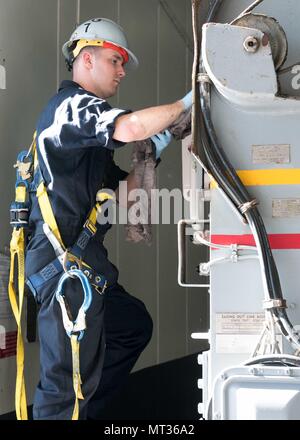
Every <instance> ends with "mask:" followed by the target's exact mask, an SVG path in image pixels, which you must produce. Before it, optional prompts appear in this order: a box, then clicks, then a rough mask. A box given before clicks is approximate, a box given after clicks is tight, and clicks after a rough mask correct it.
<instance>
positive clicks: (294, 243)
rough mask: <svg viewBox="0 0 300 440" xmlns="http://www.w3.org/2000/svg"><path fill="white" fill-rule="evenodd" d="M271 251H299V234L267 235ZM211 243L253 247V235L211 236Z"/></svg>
mask: <svg viewBox="0 0 300 440" xmlns="http://www.w3.org/2000/svg"><path fill="white" fill-rule="evenodd" d="M268 237H269V241H270V246H271V248H272V249H300V234H269V235H268ZM211 241H212V243H215V244H244V245H247V246H255V241H254V238H253V235H251V234H244V235H220V234H212V235H211Z"/></svg>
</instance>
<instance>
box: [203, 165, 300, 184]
mask: <svg viewBox="0 0 300 440" xmlns="http://www.w3.org/2000/svg"><path fill="white" fill-rule="evenodd" d="M237 174H238V176H239V177H240V179H241V181H242V182H243V184H244V185H245V186H268V185H300V168H285V169H273V170H238V171H237ZM217 186H218V185H217V183H216V182H215V181H214V180H213V181H212V183H211V188H217Z"/></svg>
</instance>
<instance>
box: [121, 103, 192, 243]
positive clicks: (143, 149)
mask: <svg viewBox="0 0 300 440" xmlns="http://www.w3.org/2000/svg"><path fill="white" fill-rule="evenodd" d="M168 130H169V131H170V133H171V134H172V136H173V137H174V138H175V139H176V140H182V139H184V138H185V137H186V136H188V135H189V134H190V133H191V110H188V111H185V112H183V113H182V114H181V115H180V116H179V118H178V119H177V120H176V121H175V122H174V123H173V124H172V125H170V127H168ZM132 166H133V169H134V177H135V180H136V183H137V188H142V189H143V190H144V191H145V194H146V195H147V201H146V200H144V199H143V200H139V201H138V207H134V206H133V207H132V208H131V209H133V208H135V211H138V212H136V214H137V215H138V217H139V218H140V219H141V220H142V221H141V222H140V223H138V224H132V223H130V209H129V219H128V224H127V225H125V230H126V240H127V241H133V242H134V243H138V242H140V241H144V242H145V243H146V244H148V245H150V244H151V242H152V225H151V190H152V189H156V151H155V145H154V143H153V142H152V141H151V139H150V138H149V139H145V140H143V141H137V142H134V146H133V153H132Z"/></svg>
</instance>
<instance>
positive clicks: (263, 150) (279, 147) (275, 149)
mask: <svg viewBox="0 0 300 440" xmlns="http://www.w3.org/2000/svg"><path fill="white" fill-rule="evenodd" d="M290 150H291V146H290V145H289V144H273V145H252V163H254V164H287V163H290V162H291V153H290Z"/></svg>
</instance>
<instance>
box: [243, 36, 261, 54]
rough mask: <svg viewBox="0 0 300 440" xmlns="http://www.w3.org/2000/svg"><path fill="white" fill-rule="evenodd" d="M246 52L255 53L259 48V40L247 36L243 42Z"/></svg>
mask: <svg viewBox="0 0 300 440" xmlns="http://www.w3.org/2000/svg"><path fill="white" fill-rule="evenodd" d="M243 46H244V49H245V51H246V52H249V53H255V52H256V51H257V50H258V48H259V41H258V39H257V38H256V37H251V36H249V37H247V38H246V39H245V41H244V43H243Z"/></svg>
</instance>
